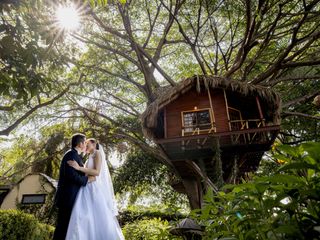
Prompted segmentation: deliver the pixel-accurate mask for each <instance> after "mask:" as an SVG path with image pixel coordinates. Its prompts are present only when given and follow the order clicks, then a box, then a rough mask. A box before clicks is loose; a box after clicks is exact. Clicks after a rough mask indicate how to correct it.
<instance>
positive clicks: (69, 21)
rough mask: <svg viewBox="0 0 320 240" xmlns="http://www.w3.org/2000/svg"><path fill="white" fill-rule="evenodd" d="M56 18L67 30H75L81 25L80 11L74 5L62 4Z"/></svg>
mask: <svg viewBox="0 0 320 240" xmlns="http://www.w3.org/2000/svg"><path fill="white" fill-rule="evenodd" d="M56 18H57V21H58V24H59V26H60V27H61V28H63V29H65V30H69V31H71V30H75V29H77V28H78V27H79V25H80V17H79V12H78V11H77V9H76V8H75V7H74V6H60V7H59V8H58V9H57V12H56Z"/></svg>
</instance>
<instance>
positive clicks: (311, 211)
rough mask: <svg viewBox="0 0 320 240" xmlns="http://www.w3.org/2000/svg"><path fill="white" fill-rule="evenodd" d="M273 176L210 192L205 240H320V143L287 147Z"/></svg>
mask: <svg viewBox="0 0 320 240" xmlns="http://www.w3.org/2000/svg"><path fill="white" fill-rule="evenodd" d="M274 158H275V159H274V160H275V162H278V168H277V169H275V170H274V173H273V174H271V175H268V176H256V177H255V178H253V180H252V181H250V182H244V183H242V184H239V185H229V186H225V187H224V189H223V190H224V191H221V192H219V193H218V194H217V195H214V194H212V192H209V193H208V194H207V195H206V197H205V206H204V207H203V209H202V210H197V211H194V212H193V214H194V215H195V217H198V219H199V220H200V221H202V222H203V224H204V225H205V226H206V233H205V234H206V235H205V237H204V239H222V238H224V237H227V238H229V239H230V238H234V239H248V240H249V239H320V237H319V236H320V165H319V163H320V144H319V143H304V144H301V145H299V146H287V145H282V146H280V147H278V150H277V152H276V153H274Z"/></svg>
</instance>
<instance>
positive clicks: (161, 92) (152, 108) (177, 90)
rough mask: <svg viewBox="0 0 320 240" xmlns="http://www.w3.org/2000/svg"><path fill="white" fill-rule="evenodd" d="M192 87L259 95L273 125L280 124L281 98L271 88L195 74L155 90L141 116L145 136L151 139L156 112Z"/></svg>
mask: <svg viewBox="0 0 320 240" xmlns="http://www.w3.org/2000/svg"><path fill="white" fill-rule="evenodd" d="M194 88H195V89H196V90H197V91H198V92H200V91H201V89H202V88H205V89H206V90H207V89H215V88H221V89H225V90H229V91H232V92H238V93H240V94H242V95H244V96H259V97H260V98H261V99H262V100H263V101H264V102H265V103H266V104H267V105H268V108H269V109H270V113H269V114H271V115H272V116H271V118H272V119H273V123H274V124H275V125H279V124H280V108H281V100H280V97H279V95H278V94H277V93H276V92H274V91H273V90H272V89H271V88H266V87H263V86H259V85H253V84H250V83H244V82H241V81H235V80H229V79H225V78H222V77H217V76H206V75H201V76H199V75H196V76H193V77H191V78H187V79H185V80H182V81H180V82H179V83H178V84H177V85H176V86H164V87H160V88H159V89H158V90H157V92H156V93H155V95H156V99H155V100H154V101H153V102H152V103H151V104H149V105H148V106H147V108H146V110H145V111H144V113H143V114H142V116H141V120H142V129H143V132H144V134H145V136H147V137H149V138H151V139H152V138H154V133H153V130H154V129H156V127H157V118H158V113H159V111H160V110H161V109H163V108H164V107H165V106H166V105H168V104H169V103H171V102H173V101H174V100H176V99H177V98H178V97H179V96H181V95H183V94H185V93H186V92H188V91H190V90H191V89H194Z"/></svg>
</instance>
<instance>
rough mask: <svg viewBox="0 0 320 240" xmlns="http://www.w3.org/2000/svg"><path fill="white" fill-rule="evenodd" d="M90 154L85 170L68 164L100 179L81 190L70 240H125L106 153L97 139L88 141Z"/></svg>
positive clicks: (67, 239) (73, 215) (67, 237)
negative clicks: (118, 216)
mask: <svg viewBox="0 0 320 240" xmlns="http://www.w3.org/2000/svg"><path fill="white" fill-rule="evenodd" d="M87 153H89V158H88V161H87V162H86V163H85V167H80V166H79V165H78V163H77V162H76V161H68V164H69V165H70V166H71V167H73V168H75V169H76V170H78V171H81V172H84V173H85V174H87V175H92V176H96V181H95V182H93V183H91V184H88V185H87V186H85V187H81V188H80V190H79V192H78V195H77V198H76V201H75V204H74V206H73V209H72V213H71V218H70V222H69V226H68V232H67V236H66V240H104V239H108V240H123V239H124V236H123V234H122V232H121V228H120V225H119V223H118V220H117V218H116V216H117V215H118V209H117V206H116V202H115V198H114V192H113V186H112V181H111V177H110V173H109V169H108V166H107V164H106V157H105V153H104V151H103V149H102V147H101V146H100V145H99V144H98V143H97V141H96V140H95V139H93V138H91V139H88V140H87Z"/></svg>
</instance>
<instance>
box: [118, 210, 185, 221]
mask: <svg viewBox="0 0 320 240" xmlns="http://www.w3.org/2000/svg"><path fill="white" fill-rule="evenodd" d="M186 217H187V216H186V215H185V214H183V213H181V212H179V211H178V210H176V209H171V208H166V207H165V206H162V205H156V206H150V207H146V206H140V205H136V206H129V207H128V208H126V210H124V211H121V212H120V214H119V218H118V219H119V222H120V224H121V225H126V224H128V223H132V222H135V221H137V220H143V219H144V220H145V219H154V218H157V219H161V220H166V221H177V220H179V219H183V218H186Z"/></svg>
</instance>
